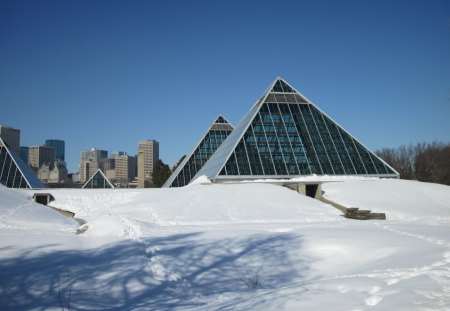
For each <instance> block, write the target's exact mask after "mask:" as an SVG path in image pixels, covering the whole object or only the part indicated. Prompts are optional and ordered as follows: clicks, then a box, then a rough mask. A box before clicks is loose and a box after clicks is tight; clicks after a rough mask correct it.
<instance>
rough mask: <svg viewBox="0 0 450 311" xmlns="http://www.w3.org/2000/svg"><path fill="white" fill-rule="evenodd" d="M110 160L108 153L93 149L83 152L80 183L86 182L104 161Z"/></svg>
mask: <svg viewBox="0 0 450 311" xmlns="http://www.w3.org/2000/svg"><path fill="white" fill-rule="evenodd" d="M106 158H108V151H106V150H99V149H96V148H92V149H91V150H87V151H82V152H81V161H80V169H79V172H80V181H81V182H86V181H87V180H88V179H89V178H90V177H92V175H93V174H94V173H95V172H96V171H97V170H98V169H99V168H100V162H101V160H102V159H106Z"/></svg>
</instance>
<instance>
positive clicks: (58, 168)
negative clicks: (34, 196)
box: [48, 161, 69, 184]
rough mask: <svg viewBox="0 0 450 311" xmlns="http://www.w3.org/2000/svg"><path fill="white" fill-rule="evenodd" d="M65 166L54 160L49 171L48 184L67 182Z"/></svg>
mask: <svg viewBox="0 0 450 311" xmlns="http://www.w3.org/2000/svg"><path fill="white" fill-rule="evenodd" d="M68 175H69V174H68V171H67V167H66V166H65V165H64V163H63V162H58V161H56V162H55V165H54V166H53V169H52V170H51V171H50V174H49V178H48V184H66V183H67V182H68Z"/></svg>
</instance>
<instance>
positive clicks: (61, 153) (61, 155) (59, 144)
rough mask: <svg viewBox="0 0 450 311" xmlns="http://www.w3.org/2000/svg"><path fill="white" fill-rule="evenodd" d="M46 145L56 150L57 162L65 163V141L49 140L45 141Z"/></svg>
mask: <svg viewBox="0 0 450 311" xmlns="http://www.w3.org/2000/svg"><path fill="white" fill-rule="evenodd" d="M45 144H46V145H47V146H48V147H53V148H55V159H56V160H57V161H62V162H64V161H65V153H66V151H65V150H66V144H65V142H64V140H59V139H47V140H46V141H45Z"/></svg>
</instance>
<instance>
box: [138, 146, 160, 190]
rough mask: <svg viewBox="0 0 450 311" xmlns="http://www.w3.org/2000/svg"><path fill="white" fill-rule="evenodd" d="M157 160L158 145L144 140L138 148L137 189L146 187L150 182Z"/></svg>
mask: <svg viewBox="0 0 450 311" xmlns="http://www.w3.org/2000/svg"><path fill="white" fill-rule="evenodd" d="M158 160H159V143H158V142H157V141H156V140H144V141H141V142H139V146H138V187H139V188H145V187H148V186H149V185H150V184H151V182H152V173H153V166H154V165H155V163H156V161H158Z"/></svg>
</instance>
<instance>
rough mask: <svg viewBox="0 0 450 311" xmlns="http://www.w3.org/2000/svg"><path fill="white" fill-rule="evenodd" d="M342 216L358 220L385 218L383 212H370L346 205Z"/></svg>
mask: <svg viewBox="0 0 450 311" xmlns="http://www.w3.org/2000/svg"><path fill="white" fill-rule="evenodd" d="M344 217H345V218H350V219H358V220H369V219H378V220H386V214H385V213H372V211H370V210H364V209H359V208H358V207H347V208H346V210H345V212H344Z"/></svg>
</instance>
